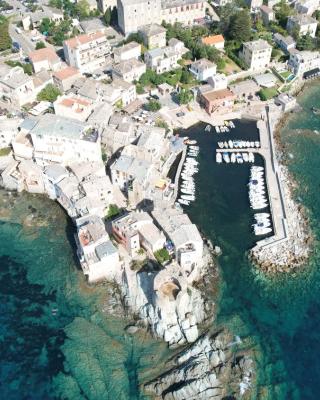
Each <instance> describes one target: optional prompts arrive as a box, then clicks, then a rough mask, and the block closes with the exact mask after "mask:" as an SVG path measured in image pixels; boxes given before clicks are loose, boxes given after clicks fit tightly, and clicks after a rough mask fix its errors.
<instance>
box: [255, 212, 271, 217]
mask: <svg viewBox="0 0 320 400" xmlns="http://www.w3.org/2000/svg"><path fill="white" fill-rule="evenodd" d="M254 216H255V218H259V217H261V218H263V217H265V218H269V217H270V214H269V213H257V214H254Z"/></svg>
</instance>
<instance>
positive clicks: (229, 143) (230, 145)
mask: <svg viewBox="0 0 320 400" xmlns="http://www.w3.org/2000/svg"><path fill="white" fill-rule="evenodd" d="M228 145H229V147H230V149H233V141H232V140H229V141H228Z"/></svg>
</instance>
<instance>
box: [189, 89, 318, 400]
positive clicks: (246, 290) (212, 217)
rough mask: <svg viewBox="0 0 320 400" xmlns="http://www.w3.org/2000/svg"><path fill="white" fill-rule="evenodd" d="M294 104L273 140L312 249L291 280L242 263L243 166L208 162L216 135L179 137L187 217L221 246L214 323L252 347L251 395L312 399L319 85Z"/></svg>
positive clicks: (245, 227) (245, 230)
mask: <svg viewBox="0 0 320 400" xmlns="http://www.w3.org/2000/svg"><path fill="white" fill-rule="evenodd" d="M300 104H301V105H302V107H303V110H302V111H301V112H299V113H296V114H294V116H291V118H290V121H289V123H288V124H287V125H286V126H285V128H283V129H282V134H281V141H282V143H283V145H284V146H285V151H286V154H289V153H291V158H290V157H288V165H289V168H290V171H291V172H292V173H293V175H294V177H295V178H296V180H297V182H299V187H298V189H297V190H296V193H295V195H296V196H297V197H298V199H299V201H301V202H302V203H303V204H304V205H305V206H306V207H307V210H308V214H309V216H310V220H311V224H312V228H313V231H314V234H315V237H316V244H315V249H314V253H313V255H312V259H311V260H310V263H309V265H308V266H306V267H305V268H304V269H302V270H301V273H299V274H297V275H296V276H281V277H276V278H268V277H265V276H264V275H263V274H260V273H259V271H258V270H256V269H255V268H254V267H253V266H251V265H250V264H249V262H248V260H247V253H246V252H247V249H248V248H250V246H251V245H252V243H253V242H254V237H253V235H252V233H251V229H250V225H251V224H252V214H251V212H250V209H249V205H248V200H247V188H246V183H247V182H248V167H247V166H244V165H241V166H239V165H236V166H235V165H233V166H231V165H222V164H220V165H219V164H216V163H215V162H214V151H213V148H214V142H215V141H216V140H217V137H218V138H219V139H218V140H221V139H220V138H221V136H218V135H216V134H212V135H211V136H210V135H209V134H205V133H203V129H202V128H203V127H200V128H199V127H197V128H193V129H191V130H189V131H188V132H187V133H186V134H187V135H188V136H190V137H191V138H197V139H198V143H199V144H200V147H201V152H200V156H199V160H200V171H199V174H198V177H197V186H198V195H197V202H196V203H194V205H193V206H192V207H190V208H189V210H188V212H189V214H190V216H191V218H192V219H193V220H194V221H195V223H197V224H198V225H199V226H200V227H201V228H202V230H203V231H204V233H205V234H206V235H208V236H209V237H210V238H211V239H212V240H213V241H214V242H215V243H217V244H218V245H220V246H221V247H222V250H223V255H222V256H221V257H220V259H219V262H220V267H221V274H222V291H221V297H220V304H219V315H218V321H219V322H221V323H223V324H226V325H228V326H229V327H230V328H231V329H232V330H233V331H234V332H235V333H236V334H239V335H240V336H242V338H243V339H244V340H245V341H246V342H247V343H251V344H252V347H253V349H254V351H255V354H256V362H257V365H258V374H257V387H256V390H255V393H254V395H253V398H262V399H277V400H278V399H279V400H282V399H308V400H311V399H312V400H315V399H319V398H320V360H319V357H318V355H319V354H320V273H319V266H320V246H319V242H318V240H319V237H320V224H319V221H320V196H319V189H320V136H318V135H316V134H315V133H313V130H315V129H318V130H320V117H319V116H316V115H314V114H313V113H311V112H310V108H311V106H316V107H320V90H319V85H318V86H315V85H314V86H313V87H312V88H310V89H309V90H308V92H305V95H303V96H301V97H300ZM237 129H238V132H239V134H240V133H242V135H243V137H246V135H247V134H248V132H251V131H252V129H253V128H252V126H251V127H250V123H249V122H246V123H242V124H241V126H240V127H239V126H238V127H237ZM233 135H236V134H235V133H233ZM236 169H237V170H238V172H236V171H235V170H236Z"/></svg>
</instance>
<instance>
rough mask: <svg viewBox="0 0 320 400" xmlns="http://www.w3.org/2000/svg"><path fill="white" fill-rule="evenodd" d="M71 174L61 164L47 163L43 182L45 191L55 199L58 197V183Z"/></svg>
mask: <svg viewBox="0 0 320 400" xmlns="http://www.w3.org/2000/svg"><path fill="white" fill-rule="evenodd" d="M68 176H69V172H68V171H67V170H66V168H65V167H63V166H62V165H59V164H51V165H47V166H46V167H44V169H43V183H44V191H45V193H46V194H47V195H48V196H49V197H50V199H52V200H55V199H56V198H57V190H56V188H57V185H58V183H59V182H61V181H62V179H64V178H66V177H68Z"/></svg>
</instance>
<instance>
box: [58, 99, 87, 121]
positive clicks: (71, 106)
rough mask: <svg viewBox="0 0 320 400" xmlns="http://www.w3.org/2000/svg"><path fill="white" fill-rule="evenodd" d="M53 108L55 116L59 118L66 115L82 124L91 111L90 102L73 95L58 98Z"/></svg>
mask: <svg viewBox="0 0 320 400" xmlns="http://www.w3.org/2000/svg"><path fill="white" fill-rule="evenodd" d="M53 107H54V112H55V114H56V115H58V116H61V117H63V116H65V115H67V116H68V117H69V118H73V119H76V120H77V121H82V122H84V121H86V120H87V118H88V117H89V115H90V114H91V113H92V110H93V104H92V102H91V101H89V100H87V99H84V98H82V97H81V96H77V95H73V94H68V95H62V96H59V97H58V98H57V100H56V101H55V102H54V103H53Z"/></svg>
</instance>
